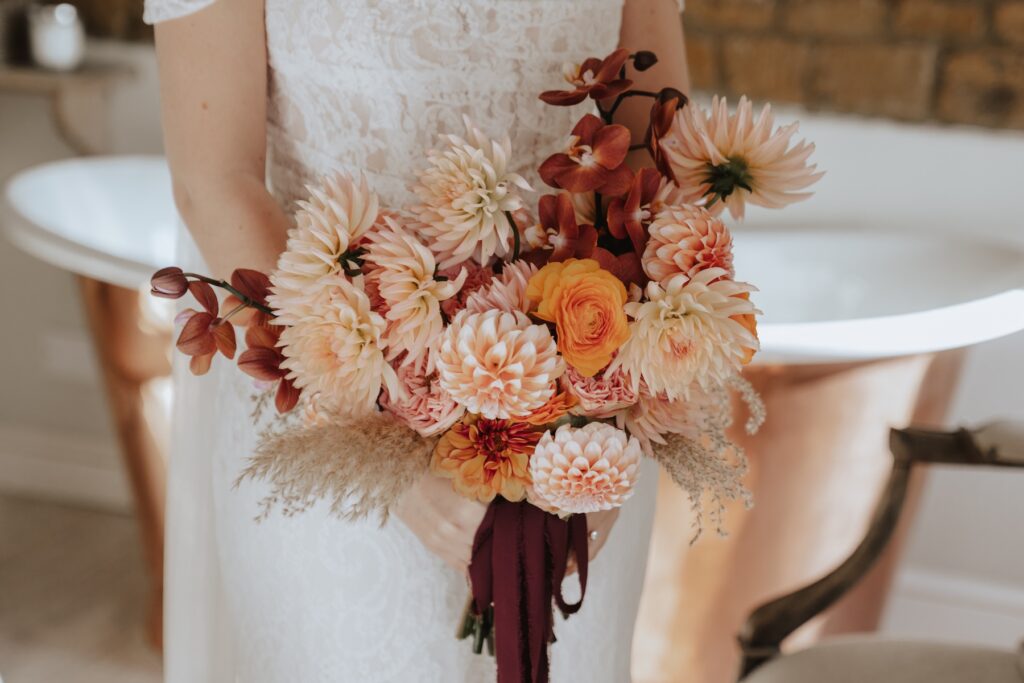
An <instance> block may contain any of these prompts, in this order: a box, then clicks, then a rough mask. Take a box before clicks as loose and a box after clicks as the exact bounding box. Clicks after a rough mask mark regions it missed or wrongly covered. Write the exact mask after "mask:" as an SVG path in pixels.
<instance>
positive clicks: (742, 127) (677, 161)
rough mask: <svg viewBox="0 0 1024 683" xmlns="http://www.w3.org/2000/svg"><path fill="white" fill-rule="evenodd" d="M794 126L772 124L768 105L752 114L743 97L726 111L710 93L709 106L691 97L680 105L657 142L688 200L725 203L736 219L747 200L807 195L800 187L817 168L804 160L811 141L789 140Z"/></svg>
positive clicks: (768, 203) (767, 203) (784, 200)
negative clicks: (793, 143) (691, 101)
mask: <svg viewBox="0 0 1024 683" xmlns="http://www.w3.org/2000/svg"><path fill="white" fill-rule="evenodd" d="M798 127H799V124H798V123H792V124H790V125H788V126H783V127H779V128H775V117H774V116H773V115H772V112H771V106H770V105H765V106H764V108H763V109H762V110H761V113H760V114H759V115H758V116H757V118H756V119H755V118H754V109H753V105H752V104H751V103H750V100H748V99H747V98H746V97H742V98H740V103H739V106H738V107H737V108H736V112H735V113H734V114H731V115H730V114H729V106H728V103H727V102H726V100H725V99H724V98H721V99H720V98H718V97H715V98H714V100H712V103H711V111H710V112H705V111H704V110H703V109H701V108H700V107H698V106H697V105H694V104H693V103H690V104H687V105H686V106H685V107H683V108H682V109H680V110H679V111H678V112H677V113H676V118H675V121H674V123H673V125H672V128H671V129H670V130H669V131H668V133H667V134H666V135H665V136H664V137H663V138H662V140H661V143H660V144H661V148H662V150H663V151H664V152H665V156H666V158H667V160H668V162H669V164H670V166H671V169H672V173H673V175H674V176H675V180H676V183H677V184H678V185H679V186H680V187H681V188H683V189H684V190H685V191H686V201H687V202H688V203H693V202H697V201H700V200H703V199H705V198H710V199H708V206H709V208H711V210H712V211H714V212H716V213H717V212H720V211H721V210H722V208H723V206H725V207H728V209H729V212H730V213H731V214H732V215H733V217H734V218H737V219H740V218H743V213H744V207H745V205H746V203H747V202H750V203H751V204H754V205H757V206H764V207H767V208H771V209H777V208H781V207H783V206H786V205H787V204H792V203H793V202H798V201H800V200H803V199H806V198H808V197H809V196H811V193H810V192H802V190H805V189H806V188H808V187H810V186H811V185H813V184H814V183H815V182H817V180H818V179H819V178H821V176H822V175H823V173H819V172H816V170H815V169H816V168H817V166H816V165H815V164H810V163H808V159H809V158H810V156H811V153H812V152H814V145H813V144H811V143H808V142H807V141H804V140H801V141H800V142H798V143H797V144H796V145H793V146H790V140H791V138H792V137H793V135H794V134H795V133H796V131H797V128H798Z"/></svg>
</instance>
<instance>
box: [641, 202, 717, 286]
mask: <svg viewBox="0 0 1024 683" xmlns="http://www.w3.org/2000/svg"><path fill="white" fill-rule="evenodd" d="M648 232H649V234H650V239H649V240H648V241H647V248H646V249H645V250H644V253H643V258H642V262H643V267H644V272H645V273H647V276H648V277H650V278H651V279H652V280H655V281H657V282H660V283H661V284H663V285H664V284H665V283H667V282H668V280H669V278H672V277H674V276H676V275H679V274H680V273H682V274H683V275H686V276H687V277H693V276H694V275H696V274H697V272H699V271H701V270H706V269H708V268H721V269H723V270H724V271H726V273H727V274H728V276H729V277H732V276H733V268H732V236H731V235H730V234H729V229H728V228H726V227H725V223H723V222H722V220H721V219H720V218H717V217H715V216H712V215H711V214H710V213H709V212H708V211H706V210H705V209H703V208H701V207H698V206H687V205H683V206H673V207H668V208H666V209H663V210H662V211H661V212H660V213H658V214H657V215H656V216H655V218H654V221H653V222H652V223H651V225H650V228H648Z"/></svg>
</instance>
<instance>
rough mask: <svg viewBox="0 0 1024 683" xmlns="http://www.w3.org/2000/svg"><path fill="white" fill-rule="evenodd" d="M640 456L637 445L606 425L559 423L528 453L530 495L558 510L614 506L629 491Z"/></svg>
mask: <svg viewBox="0 0 1024 683" xmlns="http://www.w3.org/2000/svg"><path fill="white" fill-rule="evenodd" d="M641 455H642V450H641V448H640V443H639V442H638V441H637V440H636V439H635V438H632V437H630V436H628V435H627V434H626V433H625V432H624V431H622V430H621V429H616V428H615V427H613V426H611V425H608V424H604V423H602V422H591V423H590V424H588V425H586V426H584V427H582V428H579V429H577V428H575V427H572V426H570V425H563V426H561V427H559V428H558V431H556V432H555V433H554V434H553V435H552V434H551V432H546V433H545V434H544V436H542V437H541V439H540V441H539V442H538V443H537V448H536V449H534V451H533V457H532V458H530V476H531V478H532V479H533V489H532V493H533V495H534V496H535V497H536V498H538V499H539V500H540V501H541V502H543V503H546V504H547V506H550V507H551V508H554V509H556V510H558V511H559V512H560V513H562V514H582V513H588V512H598V511H600V510H611V509H613V508H617V507H619V506H621V505H622V504H623V503H625V502H626V501H627V500H628V499H629V497H630V496H631V495H633V487H634V485H635V484H636V481H637V477H638V475H639V474H640V457H641Z"/></svg>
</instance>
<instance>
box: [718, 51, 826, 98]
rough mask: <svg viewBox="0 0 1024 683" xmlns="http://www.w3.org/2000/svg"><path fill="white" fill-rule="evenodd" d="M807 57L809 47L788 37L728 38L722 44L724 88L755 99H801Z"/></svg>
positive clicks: (805, 76)
mask: <svg viewBox="0 0 1024 683" xmlns="http://www.w3.org/2000/svg"><path fill="white" fill-rule="evenodd" d="M809 57H810V49H809V47H808V46H807V45H805V44H803V43H801V42H798V41H795V40H791V39H790V40H787V39H785V38H754V37H750V38H746V37H742V36H739V37H736V38H734V39H731V40H728V41H726V42H725V43H724V44H723V46H722V70H723V73H724V81H725V87H726V90H728V91H729V92H730V93H732V94H734V95H748V96H750V97H751V98H757V99H770V100H780V101H786V102H802V101H803V99H804V96H805V93H804V83H805V81H806V80H807V70H808V67H809V65H810V59H809Z"/></svg>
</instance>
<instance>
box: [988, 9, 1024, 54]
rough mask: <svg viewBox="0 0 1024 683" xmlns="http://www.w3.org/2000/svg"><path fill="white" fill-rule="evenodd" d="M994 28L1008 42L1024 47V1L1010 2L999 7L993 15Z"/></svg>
mask: <svg viewBox="0 0 1024 683" xmlns="http://www.w3.org/2000/svg"><path fill="white" fill-rule="evenodd" d="M992 27H993V28H994V29H995V32H996V35H998V36H999V37H1000V38H1002V39H1003V40H1005V41H1006V42H1008V43H1013V44H1015V45H1024V1H1022V0H1010V1H1009V2H1004V3H1001V4H999V5H997V6H996V8H995V10H994V12H993V14H992Z"/></svg>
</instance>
